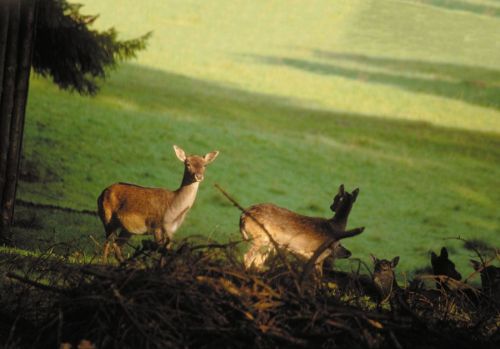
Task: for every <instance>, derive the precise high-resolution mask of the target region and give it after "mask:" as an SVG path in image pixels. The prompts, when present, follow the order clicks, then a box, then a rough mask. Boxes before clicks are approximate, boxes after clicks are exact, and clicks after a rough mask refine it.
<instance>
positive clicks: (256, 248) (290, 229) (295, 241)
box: [240, 185, 364, 275]
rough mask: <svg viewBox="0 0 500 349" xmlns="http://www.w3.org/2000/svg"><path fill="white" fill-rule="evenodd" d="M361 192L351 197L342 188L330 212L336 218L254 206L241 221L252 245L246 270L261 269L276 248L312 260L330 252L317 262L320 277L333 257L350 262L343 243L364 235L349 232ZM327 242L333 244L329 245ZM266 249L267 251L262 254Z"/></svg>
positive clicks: (246, 237) (245, 257)
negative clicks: (348, 223) (354, 205)
mask: <svg viewBox="0 0 500 349" xmlns="http://www.w3.org/2000/svg"><path fill="white" fill-rule="evenodd" d="M358 193H359V189H355V190H354V191H353V192H352V194H350V193H348V192H346V191H344V185H341V186H340V188H339V192H338V194H337V195H336V196H335V198H334V200H333V203H332V205H331V206H330V209H331V210H332V211H333V212H335V215H334V216H333V218H330V219H325V218H320V217H308V216H303V215H300V214H297V213H295V212H292V211H290V210H287V209H286V208H282V207H278V206H276V205H273V204H258V205H254V206H251V207H250V208H249V209H247V210H246V211H245V212H244V213H243V214H242V215H241V217H240V232H241V234H242V236H243V239H245V240H249V241H250V242H251V244H252V246H251V247H250V249H249V251H248V252H247V253H246V254H245V256H244V263H245V267H246V268H250V267H251V266H252V265H254V266H255V267H256V268H257V269H261V268H262V266H263V265H264V263H265V261H266V259H267V258H268V256H269V254H270V253H271V252H272V251H273V250H274V249H275V248H276V247H279V248H284V249H287V250H289V251H291V252H293V253H296V254H298V255H301V256H303V257H305V258H311V257H312V256H313V255H314V253H315V251H316V250H317V249H318V248H320V247H322V246H324V244H325V243H326V244H327V245H328V246H326V247H327V248H326V249H325V250H324V251H323V252H322V253H321V254H320V255H319V257H318V258H317V259H316V262H315V267H316V270H317V271H318V272H319V274H320V275H321V273H322V268H323V261H324V260H325V258H327V257H328V256H330V255H333V256H334V257H337V258H342V257H343V258H347V257H349V256H350V255H351V253H350V252H349V251H348V250H346V249H345V248H344V247H343V246H342V245H341V244H340V240H341V239H344V238H348V237H352V236H356V235H358V234H361V233H362V232H363V230H364V227H363V228H356V229H353V230H348V231H346V230H345V228H346V225H347V218H348V216H349V213H350V212H351V208H352V205H353V204H354V202H355V201H356V197H357V196H358ZM328 241H331V243H330V244H329V243H328ZM263 249H265V251H262V250H263Z"/></svg>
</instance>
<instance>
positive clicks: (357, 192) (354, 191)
mask: <svg viewBox="0 0 500 349" xmlns="http://www.w3.org/2000/svg"><path fill="white" fill-rule="evenodd" d="M358 194H359V188H356V189H354V190H353V191H352V202H354V201H356V198H357V197H358Z"/></svg>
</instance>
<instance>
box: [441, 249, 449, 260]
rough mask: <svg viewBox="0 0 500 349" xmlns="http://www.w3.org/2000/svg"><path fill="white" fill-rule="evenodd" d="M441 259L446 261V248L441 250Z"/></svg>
mask: <svg viewBox="0 0 500 349" xmlns="http://www.w3.org/2000/svg"><path fill="white" fill-rule="evenodd" d="M441 257H443V258H446V259H448V250H447V249H446V247H443V248H442V249H441Z"/></svg>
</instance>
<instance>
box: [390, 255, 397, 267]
mask: <svg viewBox="0 0 500 349" xmlns="http://www.w3.org/2000/svg"><path fill="white" fill-rule="evenodd" d="M398 263H399V256H396V257H394V258H393V259H392V261H391V267H393V268H396V265H398Z"/></svg>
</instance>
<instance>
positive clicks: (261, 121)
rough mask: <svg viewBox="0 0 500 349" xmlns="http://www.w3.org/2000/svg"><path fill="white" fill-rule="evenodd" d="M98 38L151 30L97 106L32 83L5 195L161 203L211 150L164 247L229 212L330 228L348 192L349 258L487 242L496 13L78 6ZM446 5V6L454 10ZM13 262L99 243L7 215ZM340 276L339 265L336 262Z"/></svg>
mask: <svg viewBox="0 0 500 349" xmlns="http://www.w3.org/2000/svg"><path fill="white" fill-rule="evenodd" d="M80 2H81V3H83V4H84V5H85V6H84V8H83V12H88V13H89V14H96V13H99V14H100V15H101V16H100V18H99V20H98V21H97V22H96V25H97V26H98V28H101V29H103V28H108V27H110V26H114V27H116V28H117V29H118V31H119V32H120V33H121V35H122V37H123V38H131V37H135V36H139V35H141V34H143V33H145V32H148V31H153V37H152V38H151V41H150V44H149V46H148V48H147V50H146V51H144V52H141V53H140V54H139V56H138V58H137V60H136V61H134V62H130V63H127V64H123V65H120V66H119V67H118V68H117V69H116V70H114V71H112V72H110V76H109V79H108V80H106V81H105V82H104V83H103V84H102V86H101V92H100V93H99V94H98V95H97V96H96V97H92V98H90V97H81V96H78V95H77V94H74V93H70V92H64V91H60V90H58V88H57V87H55V86H54V85H53V84H52V83H51V82H50V81H48V80H46V79H43V78H40V77H36V76H34V77H33V78H32V80H31V85H30V93H29V104H28V109H27V120H26V129H25V140H24V155H23V164H22V175H23V179H22V181H21V182H20V183H19V188H18V198H19V199H21V200H23V201H29V202H33V203H37V204H44V205H53V206H59V207H63V208H69V209H74V210H76V211H81V210H95V208H96V199H97V196H98V195H99V194H100V192H101V191H102V189H104V188H105V187H106V186H108V185H109V184H111V183H114V182H118V181H123V182H132V183H137V184H140V185H145V186H158V187H160V186H161V187H167V188H171V189H175V188H177V187H178V185H179V184H180V181H181V176H182V171H183V166H182V164H181V163H180V162H179V161H178V160H177V158H176V157H175V155H174V152H173V150H172V145H173V144H177V145H180V146H181V147H183V148H184V149H185V150H186V151H187V152H188V153H196V154H205V153H206V152H209V151H212V150H215V149H217V150H219V151H220V152H221V154H220V156H219V157H218V158H217V160H216V161H215V162H214V163H213V164H211V165H210V166H209V168H208V169H207V174H206V179H205V181H204V182H203V183H202V185H201V186H200V191H199V194H198V198H197V201H196V204H195V206H194V208H193V209H192V211H191V212H190V213H189V215H188V218H187V219H186V221H185V223H184V225H183V226H182V228H181V229H180V230H179V231H178V232H177V235H176V236H178V237H186V236H189V235H201V236H205V237H207V238H212V239H216V240H219V241H228V240H236V239H239V237H240V236H239V232H238V218H239V214H240V212H239V211H238V210H237V209H236V208H235V207H233V206H232V204H231V203H229V202H228V201H227V200H226V199H225V198H224V197H223V196H222V195H221V194H220V193H219V192H218V191H217V190H216V189H215V188H214V186H213V184H214V183H218V184H220V185H221V186H222V187H223V188H225V189H226V190H227V191H228V192H229V193H230V194H232V195H233V196H234V198H236V199H237V200H238V201H239V202H240V203H241V204H242V205H243V206H248V205H250V204H254V203H258V202H273V203H276V204H278V205H280V206H284V207H287V208H290V209H292V210H295V211H297V212H300V213H303V214H308V215H315V216H324V217H326V216H328V215H330V211H329V205H330V203H331V200H332V198H333V196H334V194H335V193H336V191H337V188H338V186H339V185H340V184H341V183H344V184H345V185H346V188H347V189H348V190H352V189H354V188H356V187H359V188H360V195H359V197H358V201H357V202H356V204H355V206H354V209H353V211H352V214H351V216H350V221H349V226H350V227H355V226H365V227H366V230H365V232H364V233H363V234H362V235H360V236H359V237H356V238H353V239H350V240H346V241H345V246H347V247H348V248H349V249H350V250H351V251H352V252H353V257H357V258H361V259H363V260H365V261H367V262H368V261H369V254H370V253H373V254H375V255H376V256H378V257H383V258H392V257H394V256H396V255H400V256H401V262H400V266H399V267H398V268H399V270H400V271H411V270H414V269H416V268H422V267H425V266H427V265H429V251H430V250H434V251H436V252H437V251H438V250H439V249H440V248H441V246H444V245H446V246H448V247H449V250H450V257H451V259H452V260H454V261H455V262H456V264H457V266H458V269H459V270H460V271H461V272H462V274H463V275H468V274H469V273H470V272H472V269H471V268H470V267H469V266H468V260H469V257H473V256H474V255H473V253H471V252H470V251H467V250H465V249H464V248H463V247H462V245H463V244H462V242H461V241H458V240H455V239H449V238H453V237H457V236H460V237H463V238H466V239H478V240H481V241H484V242H486V243H487V244H490V245H492V246H496V247H499V246H500V210H499V209H498V203H499V202H500V2H498V1H493V0H489V1H487V0H464V1H459V2H455V1H446V0H420V1H417V0H414V1H413V0H394V1H388V0H386V1H375V0H373V1H361V0H335V1H327V0H317V1H307V2H305V1H304V2H301V1H292V2H290V1H285V0H277V1H252V2H248V1H211V2H202V1H182V2H181V1H153V0H147V1H143V2H141V4H140V6H138V5H137V3H136V2H135V1H131V0H124V1H120V2H119V3H118V2H116V1H98V0H82V1H80ZM457 3H459V4H458V5H457ZM14 233H15V234H14V236H15V239H16V243H17V245H18V247H19V248H23V249H27V250H37V249H38V248H40V246H41V245H43V246H45V245H50V244H54V243H60V242H67V241H77V242H78V244H79V246H81V249H82V250H84V251H87V252H88V253H91V252H93V251H94V250H95V249H96V243H95V242H94V241H93V240H92V239H91V238H89V236H90V235H92V236H93V237H94V238H95V239H96V240H97V241H98V242H102V240H103V235H104V234H103V229H102V226H101V223H100V222H99V220H98V218H97V217H95V216H92V215H89V214H85V213H78V212H70V211H61V210H57V209H54V208H50V207H45V208H43V207H40V208H38V209H34V208H33V207H30V206H25V205H18V207H17V211H16V226H15V227H14ZM342 264H343V265H344V266H347V265H348V264H347V262H343V263H342Z"/></svg>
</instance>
